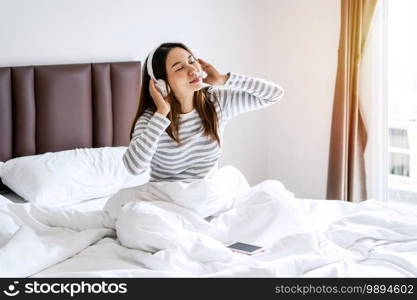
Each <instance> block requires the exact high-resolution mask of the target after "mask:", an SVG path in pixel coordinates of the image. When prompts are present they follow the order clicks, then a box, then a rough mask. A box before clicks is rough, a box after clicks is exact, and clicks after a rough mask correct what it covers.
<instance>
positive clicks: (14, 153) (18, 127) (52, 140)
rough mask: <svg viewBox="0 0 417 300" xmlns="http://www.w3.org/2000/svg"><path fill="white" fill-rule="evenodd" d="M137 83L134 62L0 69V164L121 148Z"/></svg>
mask: <svg viewBox="0 0 417 300" xmlns="http://www.w3.org/2000/svg"><path fill="white" fill-rule="evenodd" d="M140 83H141V63H140V62H138V61H132V62H130V61H129V62H111V63H91V64H66V65H42V66H23V67H0V161H7V160H8V159H11V158H14V157H19V156H24V155H33V154H41V153H45V152H53V151H60V150H68V149H75V148H83V147H89V148H93V147H104V146H127V145H128V144H129V141H130V128H131V124H132V122H133V119H134V117H135V115H136V111H137V107H138V104H139V102H138V100H139V91H140ZM1 189H4V186H3V185H2V184H1V183H0V190H1Z"/></svg>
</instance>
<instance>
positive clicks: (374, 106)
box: [359, 0, 388, 201]
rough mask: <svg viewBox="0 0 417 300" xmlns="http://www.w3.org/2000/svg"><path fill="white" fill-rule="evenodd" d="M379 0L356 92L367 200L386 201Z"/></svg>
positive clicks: (383, 31) (383, 13) (383, 39)
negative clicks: (362, 131) (362, 133)
mask: <svg viewBox="0 0 417 300" xmlns="http://www.w3.org/2000/svg"><path fill="white" fill-rule="evenodd" d="M387 5H388V1H387V0H379V1H378V3H377V6H376V9H375V15H374V19H373V22H372V24H371V27H370V30H369V35H368V41H367V44H366V46H365V48H364V53H363V59H362V65H361V78H360V81H359V93H360V95H362V97H361V98H362V101H361V103H360V104H361V110H362V112H363V117H364V122H365V126H366V128H367V132H368V143H367V146H366V149H365V170H366V174H367V176H366V189H367V192H368V195H367V197H368V199H371V198H373V199H377V200H383V201H387V200H388V151H387V149H388V93H387V86H388V84H387V49H388V48H387V10H388V7H387Z"/></svg>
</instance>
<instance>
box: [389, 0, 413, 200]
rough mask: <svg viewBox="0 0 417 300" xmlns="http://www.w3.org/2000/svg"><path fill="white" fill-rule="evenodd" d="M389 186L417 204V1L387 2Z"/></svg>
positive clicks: (391, 194) (391, 196)
mask: <svg viewBox="0 0 417 300" xmlns="http://www.w3.org/2000/svg"><path fill="white" fill-rule="evenodd" d="M386 5H387V17H386V24H387V62H386V63H387V85H388V86H387V94H388V95H387V99H388V131H389V134H388V139H389V141H388V159H389V162H388V166H389V167H388V173H389V174H388V189H389V193H388V194H389V195H388V197H389V200H391V201H403V200H405V201H409V200H410V201H414V202H415V203H417V122H416V120H417V55H416V53H417V18H416V17H415V12H416V11H417V1H415V0H395V1H386Z"/></svg>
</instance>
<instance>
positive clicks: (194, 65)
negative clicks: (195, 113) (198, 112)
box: [165, 47, 202, 97]
mask: <svg viewBox="0 0 417 300" xmlns="http://www.w3.org/2000/svg"><path fill="white" fill-rule="evenodd" d="M165 67H166V70H167V75H168V84H169V86H170V87H171V89H172V90H173V92H174V94H175V96H177V97H181V96H183V95H188V94H190V93H194V92H195V91H198V90H200V89H201V88H202V79H201V77H200V75H199V73H198V72H199V71H201V66H200V64H199V63H198V61H197V60H195V59H194V57H193V56H192V55H191V54H190V53H189V52H188V51H186V50H185V49H183V48H180V47H176V48H172V49H171V50H170V51H169V53H168V56H167V59H166V65H165ZM195 79H198V80H197V81H194V82H192V81H193V80H195Z"/></svg>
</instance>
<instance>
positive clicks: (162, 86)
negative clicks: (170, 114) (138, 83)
mask: <svg viewBox="0 0 417 300" xmlns="http://www.w3.org/2000/svg"><path fill="white" fill-rule="evenodd" d="M158 48H159V46H158V47H156V48H155V49H154V50H152V52H151V53H150V54H149V55H148V60H147V63H146V68H147V70H148V74H149V76H151V78H152V79H153V80H155V81H156V83H155V87H156V88H157V89H158V90H159V92H160V93H161V94H162V97H164V98H165V97H167V96H168V95H169V93H170V92H171V88H170V87H169V84H168V83H167V82H165V80H163V79H156V78H155V75H154V74H153V69H152V58H153V55H154V54H155V51H156V50H157V49H158ZM198 74H199V76H200V77H201V78H206V77H207V73H206V72H204V71H199V72H198Z"/></svg>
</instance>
